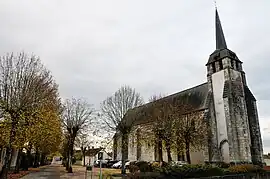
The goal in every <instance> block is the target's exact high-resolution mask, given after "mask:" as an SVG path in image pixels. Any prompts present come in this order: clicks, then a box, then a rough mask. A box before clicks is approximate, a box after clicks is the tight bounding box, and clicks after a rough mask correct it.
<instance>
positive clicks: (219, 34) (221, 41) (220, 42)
mask: <svg viewBox="0 0 270 179" xmlns="http://www.w3.org/2000/svg"><path fill="white" fill-rule="evenodd" d="M226 48H227V44H226V40H225V37H224V33H223V30H222V26H221V22H220V19H219V15H218V11H217V8H216V49H217V50H218V49H226Z"/></svg>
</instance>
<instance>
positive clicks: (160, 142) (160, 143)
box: [158, 137, 163, 162]
mask: <svg viewBox="0 0 270 179" xmlns="http://www.w3.org/2000/svg"><path fill="white" fill-rule="evenodd" d="M158 160H159V162H163V153H162V139H161V137H158Z"/></svg>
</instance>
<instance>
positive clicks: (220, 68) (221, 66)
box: [219, 60, 223, 70]
mask: <svg viewBox="0 0 270 179" xmlns="http://www.w3.org/2000/svg"><path fill="white" fill-rule="evenodd" d="M222 69H223V63H222V60H220V61H219V70H222Z"/></svg>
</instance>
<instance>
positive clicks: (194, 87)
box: [129, 82, 207, 110]
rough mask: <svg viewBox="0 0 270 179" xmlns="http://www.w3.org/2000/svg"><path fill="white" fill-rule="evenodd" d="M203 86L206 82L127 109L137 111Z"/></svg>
mask: <svg viewBox="0 0 270 179" xmlns="http://www.w3.org/2000/svg"><path fill="white" fill-rule="evenodd" d="M205 84H207V82H204V83H202V84H199V85H196V86H193V87H190V88H187V89H184V90H182V91H179V92H176V93H173V94H170V95H167V96H164V97H163V98H160V99H157V100H155V101H151V102H148V103H145V104H143V105H140V106H137V107H135V108H132V109H129V110H134V109H138V108H140V107H145V106H146V105H149V104H152V103H154V102H157V101H160V100H163V99H166V98H169V97H171V96H173V95H176V94H179V93H183V92H186V91H188V90H192V89H194V88H198V87H200V86H203V85H205Z"/></svg>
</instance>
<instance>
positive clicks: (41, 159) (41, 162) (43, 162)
mask: <svg viewBox="0 0 270 179" xmlns="http://www.w3.org/2000/svg"><path fill="white" fill-rule="evenodd" d="M40 165H41V166H44V165H45V155H44V153H41V157H40Z"/></svg>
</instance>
